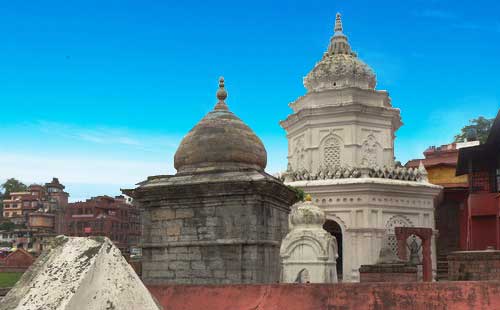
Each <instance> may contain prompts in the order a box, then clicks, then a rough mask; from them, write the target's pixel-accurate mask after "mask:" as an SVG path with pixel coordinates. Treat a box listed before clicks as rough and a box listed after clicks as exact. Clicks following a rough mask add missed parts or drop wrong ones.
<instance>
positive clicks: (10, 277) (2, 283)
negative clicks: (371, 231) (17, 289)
mask: <svg viewBox="0 0 500 310" xmlns="http://www.w3.org/2000/svg"><path fill="white" fill-rule="evenodd" d="M22 275H23V273H22V272H0V288H4V287H13V286H14V285H15V284H16V282H17V281H19V279H20V278H21V276H22Z"/></svg>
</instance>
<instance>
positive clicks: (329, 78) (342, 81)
mask: <svg viewBox="0 0 500 310" xmlns="http://www.w3.org/2000/svg"><path fill="white" fill-rule="evenodd" d="M375 84H376V77H375V73H374V72H373V70H372V69H371V68H370V67H369V66H368V65H367V64H365V63H364V62H363V61H361V60H360V59H359V58H358V56H357V55H356V53H355V52H353V51H352V50H351V46H350V45H349V41H348V39H347V36H346V35H345V34H344V32H343V26H342V20H341V17H340V14H339V13H337V16H336V20H335V27H334V34H333V36H332V38H331V39H330V45H329V46H328V50H327V51H326V52H325V54H324V55H323V59H321V61H319V62H318V63H317V64H316V66H315V67H314V68H313V69H312V71H311V72H309V74H308V75H307V76H306V77H305V78H304V86H305V87H306V88H307V90H308V91H309V92H311V91H315V92H317V91H323V90H329V89H338V88H344V87H359V88H362V89H375Z"/></svg>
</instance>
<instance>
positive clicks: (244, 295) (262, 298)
mask: <svg viewBox="0 0 500 310" xmlns="http://www.w3.org/2000/svg"><path fill="white" fill-rule="evenodd" d="M148 288H149V290H150V291H151V293H152V294H153V296H155V298H156V299H157V300H158V301H159V302H160V304H161V305H162V306H163V310H240V309H241V310H243V309H244V310H250V309H252V310H351V309H352V310H410V309H411V310H424V309H425V310H445V309H453V310H471V309H474V310H498V309H500V281H490V282H433V283H356V284H354V283H352V284H335V285H327V284H304V285H298V284H276V285H227V286H210V285H205V286H202V285H200V286H191V285H170V286H167V285H165V286H149V287H148Z"/></svg>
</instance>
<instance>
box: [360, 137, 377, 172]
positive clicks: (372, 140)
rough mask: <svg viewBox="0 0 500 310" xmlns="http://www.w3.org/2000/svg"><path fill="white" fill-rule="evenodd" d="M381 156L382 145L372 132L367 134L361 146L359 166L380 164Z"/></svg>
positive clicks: (370, 166)
mask: <svg viewBox="0 0 500 310" xmlns="http://www.w3.org/2000/svg"><path fill="white" fill-rule="evenodd" d="M381 157H382V146H381V145H380V143H379V142H378V141H377V138H376V137H375V135H374V134H369V135H368V136H367V137H366V139H365V140H364V141H363V144H362V146H361V166H362V167H369V168H372V167H377V166H381V165H380V162H381V159H382V158H381Z"/></svg>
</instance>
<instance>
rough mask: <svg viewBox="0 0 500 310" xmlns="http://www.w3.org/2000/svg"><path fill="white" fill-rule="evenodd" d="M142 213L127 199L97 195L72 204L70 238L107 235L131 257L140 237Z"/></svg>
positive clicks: (67, 228) (68, 217)
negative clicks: (132, 249)
mask: <svg viewBox="0 0 500 310" xmlns="http://www.w3.org/2000/svg"><path fill="white" fill-rule="evenodd" d="M140 233H141V231H140V220H139V210H138V209H137V208H136V207H134V206H133V205H131V204H129V203H127V201H126V199H125V197H124V196H117V197H115V198H112V197H109V196H98V197H93V198H91V199H87V200H86V201H85V202H75V203H70V204H69V206H68V208H67V212H66V234H67V235H68V236H80V237H83V236H106V237H108V238H109V239H111V240H112V241H113V243H114V244H115V245H116V246H117V247H118V248H120V250H122V253H124V254H128V253H129V252H130V248H131V247H134V246H137V244H138V242H139V236H140Z"/></svg>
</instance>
